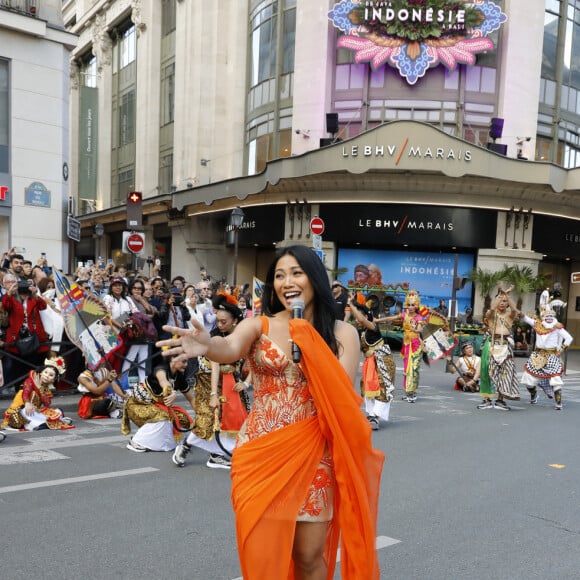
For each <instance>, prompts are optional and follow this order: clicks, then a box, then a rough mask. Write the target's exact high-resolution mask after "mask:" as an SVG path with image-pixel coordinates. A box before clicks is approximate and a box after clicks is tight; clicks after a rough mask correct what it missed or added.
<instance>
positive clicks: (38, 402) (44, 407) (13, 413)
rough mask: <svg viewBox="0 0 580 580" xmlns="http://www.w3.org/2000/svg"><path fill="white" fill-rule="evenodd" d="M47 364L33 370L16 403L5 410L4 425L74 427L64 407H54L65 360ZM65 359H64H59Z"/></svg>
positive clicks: (46, 427)
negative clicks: (55, 393) (52, 405)
mask: <svg viewBox="0 0 580 580" xmlns="http://www.w3.org/2000/svg"><path fill="white" fill-rule="evenodd" d="M48 360H51V361H54V364H48V363H47V364H45V365H44V366H42V367H40V369H39V370H38V371H30V373H29V374H28V377H27V378H26V379H25V381H24V383H23V384H22V389H21V390H19V391H18V392H17V393H16V395H15V396H14V399H13V400H12V404H11V405H10V407H9V408H8V410H7V411H6V412H5V413H4V422H3V423H2V427H9V428H11V429H19V430H20V429H25V430H26V431H39V430H41V429H73V428H74V427H73V426H72V425H71V423H72V420H71V419H69V418H68V417H65V416H64V414H63V412H62V411H61V410H60V409H56V408H54V407H51V406H50V405H51V403H52V398H53V394H52V391H53V389H54V388H55V387H54V384H55V382H56V380H57V378H58V374H59V370H60V369H61V368H62V370H63V372H64V364H61V365H60V367H58V366H57V363H56V360H55V359H47V361H48ZM58 360H60V361H61V362H62V359H58Z"/></svg>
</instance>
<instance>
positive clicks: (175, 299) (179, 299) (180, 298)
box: [173, 294, 183, 306]
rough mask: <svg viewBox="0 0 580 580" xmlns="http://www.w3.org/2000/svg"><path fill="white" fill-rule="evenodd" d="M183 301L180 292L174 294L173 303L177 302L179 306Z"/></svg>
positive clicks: (176, 304)
mask: <svg viewBox="0 0 580 580" xmlns="http://www.w3.org/2000/svg"><path fill="white" fill-rule="evenodd" d="M182 302H183V296H180V295H179V294H173V304H175V306H179V305H180V304H181V303H182Z"/></svg>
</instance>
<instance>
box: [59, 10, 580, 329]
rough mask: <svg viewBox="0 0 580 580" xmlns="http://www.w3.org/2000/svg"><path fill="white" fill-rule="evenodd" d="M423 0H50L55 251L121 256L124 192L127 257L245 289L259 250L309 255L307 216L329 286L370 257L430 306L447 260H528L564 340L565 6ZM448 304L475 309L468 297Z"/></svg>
mask: <svg viewBox="0 0 580 580" xmlns="http://www.w3.org/2000/svg"><path fill="white" fill-rule="evenodd" d="M436 4H437V6H438V10H433V6H434V5H435V2H434V0H422V1H421V0H418V1H415V2H410V1H407V2H404V1H398V2H392V3H389V2H353V1H349V0H343V1H341V2H330V1H327V0H316V1H314V0H308V1H303V0H278V1H275V0H260V1H258V0H239V1H236V2H229V3H215V2H214V3H198V2H172V1H164V2H159V3H157V2H153V3H146V2H132V3H131V2H126V3H122V2H112V3H111V2H109V3H103V5H102V10H101V11H100V12H98V13H97V12H95V11H89V12H86V13H83V12H82V6H80V3H77V4H74V3H71V4H68V5H66V6H65V23H66V22H69V23H70V30H72V31H74V32H77V33H78V34H79V43H78V46H77V48H76V49H75V53H74V64H75V67H76V68H75V69H74V70H73V88H72V91H73V97H72V98H71V102H73V103H75V104H73V110H74V113H73V127H72V134H73V135H76V137H73V147H72V151H73V152H74V153H73V157H75V156H76V158H75V159H73V160H72V163H71V165H72V166H73V167H74V168H75V172H76V175H72V178H73V180H76V182H77V183H78V184H79V188H78V201H79V204H78V207H79V208H81V209H80V212H81V215H79V216H78V218H79V220H80V221H81V225H82V238H81V241H80V242H79V243H78V244H76V245H75V258H76V259H78V260H86V259H96V257H97V256H99V255H112V256H114V258H115V261H116V262H118V263H122V262H123V261H125V262H126V263H130V261H131V260H132V258H133V257H132V256H131V255H130V254H128V253H127V250H126V248H124V247H123V239H124V232H126V231H127V224H126V214H125V200H126V198H127V195H128V193H129V192H131V191H138V192H140V193H141V194H142V196H143V222H142V227H141V228H139V229H140V230H141V231H142V232H143V236H144V238H145V249H144V251H143V253H141V254H139V255H138V256H137V263H138V265H139V266H141V267H142V268H143V270H145V272H147V267H148V266H147V262H146V258H148V257H151V258H159V259H160V260H161V263H162V266H163V270H162V273H163V274H164V275H165V276H166V277H171V276H175V275H177V274H183V275H184V276H185V277H186V278H187V279H188V280H193V281H196V280H197V279H198V277H199V269H200V268H201V267H202V266H205V267H207V269H208V270H209V272H210V273H211V274H212V275H213V277H214V278H216V279H220V278H221V277H226V278H227V279H228V281H233V280H234V278H237V281H238V282H240V283H241V282H250V281H251V280H252V276H254V275H257V276H258V277H263V276H264V274H265V269H266V266H267V264H268V263H269V262H270V260H271V258H272V256H273V254H274V251H275V249H276V247H280V246H282V245H287V244H291V243H303V244H308V245H312V244H313V241H314V240H313V237H312V234H311V231H310V227H309V226H310V222H311V220H312V218H313V217H315V216H319V217H320V218H322V219H323V221H324V224H325V229H324V232H323V234H322V240H321V248H322V253H323V259H324V262H325V264H326V266H327V267H328V268H329V270H336V269H338V268H346V273H345V274H342V275H341V279H344V281H345V282H347V283H348V281H349V279H350V278H352V277H353V275H354V268H355V267H356V266H357V265H360V264H363V265H367V266H368V265H370V264H374V265H376V266H378V267H379V269H380V270H381V273H382V281H383V283H385V284H398V283H401V284H402V283H409V284H411V285H413V286H416V287H418V289H419V290H420V291H421V292H422V293H423V295H424V296H426V297H428V299H429V300H430V301H432V300H435V299H436V298H437V297H443V298H448V297H449V296H450V294H451V285H452V279H453V265H454V259H455V256H456V255H457V256H458V262H459V264H458V274H459V275H460V276H461V275H464V274H466V273H467V272H468V271H470V270H471V269H472V268H473V267H475V266H478V267H481V268H482V269H484V270H497V269H501V268H502V267H503V266H504V264H514V265H519V266H529V267H530V268H531V269H532V271H533V272H538V271H539V272H542V273H544V274H545V275H546V276H547V277H548V280H549V281H550V283H551V284H552V285H553V284H554V283H556V282H558V283H560V284H561V286H562V294H563V299H564V300H565V301H566V302H567V303H568V307H567V312H566V317H567V324H568V327H569V329H570V332H571V333H572V334H576V335H578V334H580V284H574V283H572V282H571V279H572V274H573V273H575V272H577V271H580V194H579V190H580V169H575V167H577V166H580V140H579V131H580V115H579V111H580V105H579V102H580V96H579V93H578V89H580V60H579V58H578V55H579V54H580V26H579V25H578V22H580V6H578V7H576V3H575V2H573V1H572V0H569V1H562V2H559V1H556V0H547V1H545V2H544V1H543V0H525V1H524V0H520V1H517V0H513V1H510V2H499V1H498V2H492V1H491V0H481V1H478V2H475V3H473V4H464V5H461V4H458V3H449V4H446V3H445V2H441V1H439V2H437V3H436ZM72 7H75V9H76V13H75V18H74V20H73V18H72V16H71V14H72V12H71V10H72ZM394 8H396V9H394ZM67 11H68V12H67ZM216 32H219V34H217V33H216ZM241 46H246V50H240V47H241ZM75 71H76V74H77V78H76V82H75V78H74V74H75ZM129 105H130V106H129ZM87 119H89V120H90V124H91V128H92V130H91V131H90V132H87ZM95 129H96V130H95ZM81 138H82V139H81ZM75 140H76V142H75ZM89 142H90V147H81V146H80V145H81V144H84V145H87V144H89ZM88 150H90V153H87V151H88ZM236 206H240V208H241V209H242V211H243V213H244V221H243V223H242V225H241V227H240V228H239V229H237V230H235V229H232V227H231V225H230V216H231V213H232V210H233V209H234V208H235V207H236ZM95 209H96V211H94V210H95ZM125 236H126V233H125ZM236 241H237V243H235V242H236ZM317 241H318V240H317ZM234 270H235V272H234ZM458 297H459V301H460V309H463V308H464V307H466V306H468V305H473V306H474V308H475V311H476V312H479V311H480V310H481V297H480V296H478V295H477V294H476V293H475V292H473V289H472V288H471V287H470V286H469V285H468V286H466V287H465V288H464V290H462V291H461V293H460V294H459V295H458ZM534 303H535V297H534V296H531V295H530V296H528V297H527V298H526V301H525V302H524V309H525V310H531V309H533V306H534ZM433 305H435V304H433Z"/></svg>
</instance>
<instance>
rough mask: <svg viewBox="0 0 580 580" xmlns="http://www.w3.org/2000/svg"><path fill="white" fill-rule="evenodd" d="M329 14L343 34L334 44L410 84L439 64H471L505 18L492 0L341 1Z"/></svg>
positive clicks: (488, 45) (490, 43)
mask: <svg viewBox="0 0 580 580" xmlns="http://www.w3.org/2000/svg"><path fill="white" fill-rule="evenodd" d="M328 17H329V19H330V20H331V21H332V24H333V25H334V27H335V28H338V29H339V30H341V31H342V32H343V33H344V34H343V36H341V37H340V38H339V40H338V46H339V47H342V48H346V49H349V50H352V51H354V52H355V61H356V62H357V63H359V62H367V61H368V62H370V65H371V67H372V68H373V69H375V70H377V69H378V68H380V67H381V66H383V65H384V64H385V63H386V64H388V65H390V66H392V67H394V68H396V69H398V71H399V74H400V75H401V76H402V77H404V78H405V79H406V81H407V82H408V83H409V84H410V85H414V84H415V83H416V82H417V81H418V80H419V79H420V78H421V77H423V76H424V75H425V73H426V72H427V70H429V69H430V68H433V67H435V66H438V65H439V64H443V65H444V66H446V67H447V68H448V69H449V70H454V69H455V67H456V66H457V65H458V64H467V65H473V64H475V55H476V54H477V53H479V52H484V51H489V50H493V49H494V48H495V47H494V44H493V41H492V40H491V39H490V38H488V36H489V35H491V34H492V33H493V32H494V31H496V30H498V29H499V27H500V26H501V25H502V24H503V23H504V22H505V21H506V20H507V16H506V15H505V14H504V13H503V12H502V11H501V9H500V7H499V6H498V5H497V4H495V3H494V2H493V1H492V0H472V1H471V2H461V1H460V0H459V1H458V0H390V1H389V0H360V1H355V0H341V1H340V2H337V3H336V4H335V5H334V6H333V8H332V10H331V11H330V12H329V13H328Z"/></svg>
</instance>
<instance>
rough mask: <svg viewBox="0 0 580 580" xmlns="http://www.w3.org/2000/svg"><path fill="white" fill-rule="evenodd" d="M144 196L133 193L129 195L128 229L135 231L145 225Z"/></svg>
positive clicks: (137, 192) (136, 192)
mask: <svg viewBox="0 0 580 580" xmlns="http://www.w3.org/2000/svg"><path fill="white" fill-rule="evenodd" d="M142 201H143V194H142V193H141V192H140V191H131V192H129V193H128V194H127V228H129V229H132V230H134V229H135V228H140V227H141V226H142V225H143V208H142V205H141V203H142Z"/></svg>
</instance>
